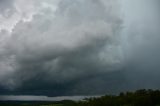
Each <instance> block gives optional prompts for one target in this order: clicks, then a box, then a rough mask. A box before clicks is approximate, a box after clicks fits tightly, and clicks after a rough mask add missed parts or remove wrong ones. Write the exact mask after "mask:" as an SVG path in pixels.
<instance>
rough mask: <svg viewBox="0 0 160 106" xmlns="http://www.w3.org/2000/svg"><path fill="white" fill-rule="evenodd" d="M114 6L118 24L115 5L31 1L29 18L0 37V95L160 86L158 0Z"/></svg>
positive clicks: (93, 0)
mask: <svg viewBox="0 0 160 106" xmlns="http://www.w3.org/2000/svg"><path fill="white" fill-rule="evenodd" d="M121 3H122V7H123V8H122V12H124V14H125V16H124V17H123V19H121V18H122V15H121V12H120V7H119V5H120V4H119V2H118V0H114V1H113V0H87V1H86V0H65V1H64V0H54V1H53V2H51V1H50V0H40V2H38V3H37V2H34V3H33V2H32V1H30V4H32V5H31V6H32V7H36V6H38V7H37V8H38V10H36V11H35V10H34V8H32V9H33V10H34V12H33V13H34V15H33V14H31V15H33V17H32V18H31V19H30V20H29V21H24V20H23V19H22V21H19V22H18V23H17V24H16V25H15V27H14V29H13V31H12V33H11V34H9V33H8V32H7V31H1V34H0V35H3V36H7V37H6V38H5V37H1V41H0V43H1V45H0V69H1V70H0V94H24V95H28V94H31V95H32V94H35V95H51V96H53V95H54V96H55V95H82V94H83V95H95V94H104V93H117V92H120V91H125V90H134V89H138V88H154V89H156V88H160V86H159V85H160V80H159V75H160V71H159V69H160V67H159V66H160V55H159V54H160V47H159V45H160V43H159V40H160V30H159V28H160V21H159V17H160V15H159V13H158V12H159V11H158V10H159V5H158V4H159V1H158V0H154V1H151V0H134V1H128V0H123V1H121ZM6 4H9V3H7V1H6ZM11 4H12V3H11ZM22 4H25V3H22ZM8 6H9V5H8ZM9 7H12V6H9ZM135 7H136V8H135ZM32 9H31V10H32ZM22 10H23V8H22ZM31 10H30V9H29V10H28V9H27V6H26V8H24V11H22V14H23V12H24V13H29V14H30V12H31ZM29 16H30V15H29ZM122 20H123V23H122ZM122 26H123V28H122ZM2 38H3V39H2Z"/></svg>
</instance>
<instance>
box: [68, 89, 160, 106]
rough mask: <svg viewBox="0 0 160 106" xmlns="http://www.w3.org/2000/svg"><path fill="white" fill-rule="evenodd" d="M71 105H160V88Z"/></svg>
mask: <svg viewBox="0 0 160 106" xmlns="http://www.w3.org/2000/svg"><path fill="white" fill-rule="evenodd" d="M70 106H160V91H159V90H150V89H149V90H145V89H142V90H137V91H135V92H126V93H120V94H119V95H117V96H116V95H106V96H102V97H99V98H90V99H85V101H80V102H78V103H75V104H73V105H70Z"/></svg>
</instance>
